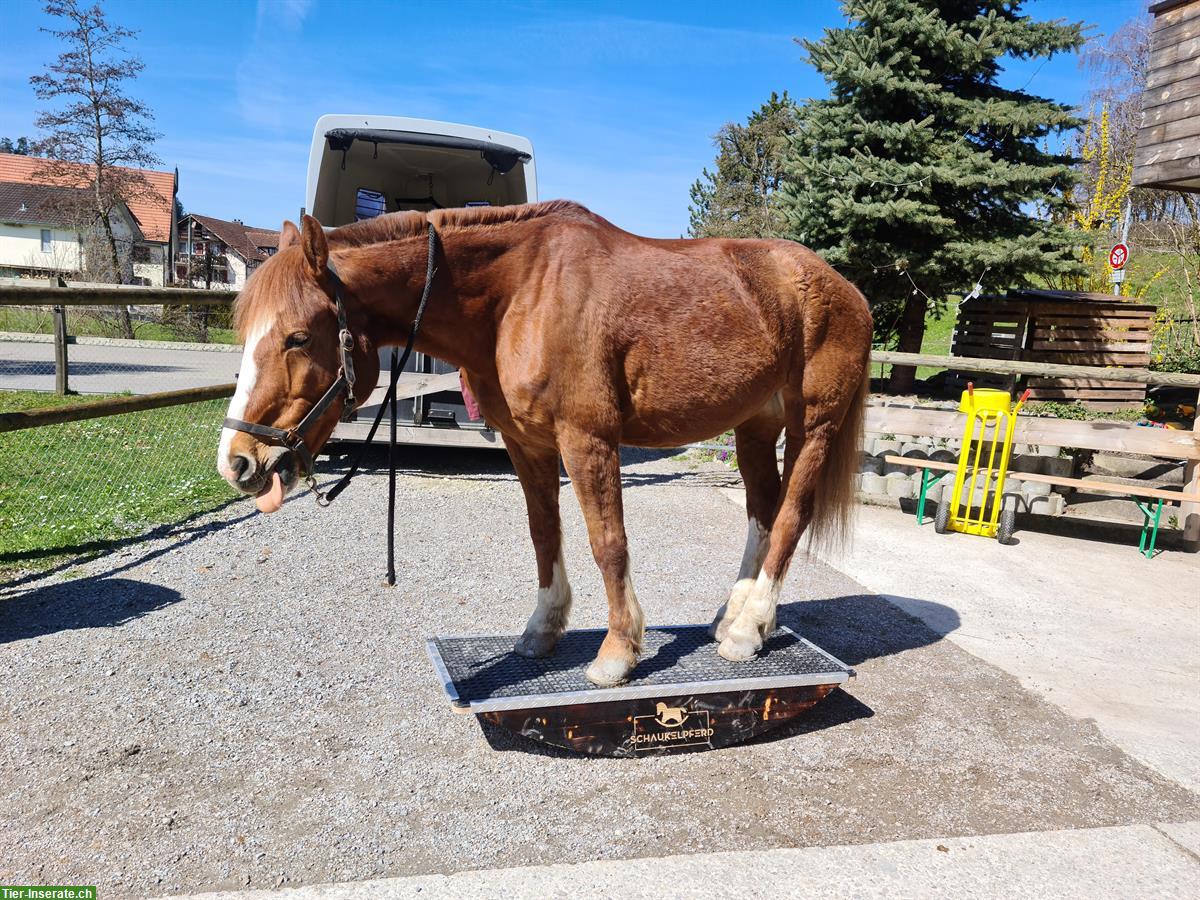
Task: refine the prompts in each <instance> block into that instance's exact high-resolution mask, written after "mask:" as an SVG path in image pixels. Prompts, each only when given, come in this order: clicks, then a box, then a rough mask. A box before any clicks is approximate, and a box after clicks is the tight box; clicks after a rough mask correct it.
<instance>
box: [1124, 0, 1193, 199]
mask: <svg viewBox="0 0 1200 900" xmlns="http://www.w3.org/2000/svg"><path fill="white" fill-rule="evenodd" d="M1150 12H1151V13H1152V14H1153V15H1154V27H1153V31H1152V32H1151V36H1150V64H1149V72H1148V75H1147V78H1146V90H1145V93H1144V94H1143V95H1142V110H1143V112H1142V127H1141V129H1140V130H1139V131H1138V139H1137V152H1136V153H1135V155H1134V158H1133V184H1134V185H1135V186H1136V187H1150V188H1166V189H1172V190H1179V191H1200V0H1159V2H1157V3H1151V4H1150Z"/></svg>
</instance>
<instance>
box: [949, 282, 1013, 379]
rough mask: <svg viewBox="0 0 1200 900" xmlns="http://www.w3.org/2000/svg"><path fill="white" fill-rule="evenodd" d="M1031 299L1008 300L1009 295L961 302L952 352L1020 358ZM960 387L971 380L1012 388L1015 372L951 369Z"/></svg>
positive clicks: (978, 356)
mask: <svg viewBox="0 0 1200 900" xmlns="http://www.w3.org/2000/svg"><path fill="white" fill-rule="evenodd" d="M1028 306H1029V304H1028V303H1025V302H1023V301H1017V302H1009V301H1008V299H1007V298H1006V297H986V296H985V297H979V298H977V299H975V300H965V301H963V302H962V303H960V304H959V307H958V319H957V322H956V324H955V326H954V342H953V344H952V346H951V348H950V355H951V356H963V357H967V358H969V359H1021V350H1022V347H1023V346H1024V340H1025V328H1026V324H1027V322H1028V318H1029V310H1028ZM951 376H952V377H953V379H954V380H955V382H956V383H957V384H958V389H960V390H961V389H962V388H964V387H966V383H967V382H968V381H971V382H974V384H975V385H976V386H978V387H991V388H1000V389H1002V390H1012V389H1013V388H1014V387H1015V386H1016V380H1017V379H1016V376H1014V375H991V374H988V373H984V372H973V373H969V374H968V373H963V372H952V373H951Z"/></svg>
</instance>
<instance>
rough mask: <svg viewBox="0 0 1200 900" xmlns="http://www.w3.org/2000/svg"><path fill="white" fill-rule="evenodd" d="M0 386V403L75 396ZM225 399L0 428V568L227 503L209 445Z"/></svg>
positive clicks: (52, 557)
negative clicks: (10, 429)
mask: <svg viewBox="0 0 1200 900" xmlns="http://www.w3.org/2000/svg"><path fill="white" fill-rule="evenodd" d="M94 399H97V398H96V397H95V396H89V397H86V398H82V397H56V396H54V395H52V394H43V393H38V392H34V391H0V410H4V411H10V410H14V409H30V408H35V407H39V406H52V405H62V404H71V403H78V402H81V401H85V400H94ZM225 406H226V402H225V401H224V400H212V401H206V402H203V403H191V404H186V405H182V406H174V407H170V408H167V409H157V410H149V411H145V412H136V413H126V414H123V415H119V416H110V417H107V418H102V419H91V420H88V421H84V422H71V423H66V424H62V425H48V426H45V427H42V428H30V429H26V430H23V431H14V432H7V433H3V434H0V574H4V573H11V572H14V571H18V570H22V569H37V568H43V567H45V566H48V565H51V564H53V563H54V562H55V561H57V560H59V559H62V558H65V557H70V556H78V555H87V554H90V553H98V552H102V551H103V550H104V549H105V548H107V547H111V546H112V545H113V544H114V543H115V542H118V541H120V540H121V539H123V538H129V537H131V536H135V535H139V534H143V533H144V532H146V531H147V530H149V529H151V528H153V527H154V526H158V525H165V524H173V523H179V522H182V521H184V520H186V519H189V518H191V517H193V516H195V515H197V514H200V513H205V512H210V511H212V510H215V509H217V508H219V507H221V506H224V505H225V504H227V503H229V502H230V501H231V500H232V499H233V497H232V495H231V492H230V490H229V486H228V485H227V484H226V483H225V482H224V480H223V479H222V478H221V477H220V476H219V475H218V474H217V472H216V468H215V466H214V464H213V453H214V449H215V447H216V445H217V440H218V435H219V432H220V423H221V418H222V416H223V415H224V413H225Z"/></svg>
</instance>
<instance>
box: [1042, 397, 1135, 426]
mask: <svg viewBox="0 0 1200 900" xmlns="http://www.w3.org/2000/svg"><path fill="white" fill-rule="evenodd" d="M1021 412H1022V413H1024V414H1025V415H1029V416H1047V417H1053V418H1055V419H1074V420H1076V421H1080V422H1091V421H1095V420H1098V419H1104V420H1108V421H1113V422H1140V421H1141V420H1142V418H1143V414H1142V407H1140V406H1131V407H1129V408H1128V409H1090V408H1088V407H1086V406H1084V405H1083V404H1082V403H1066V402H1063V401H1059V400H1044V401H1039V402H1033V403H1029V404H1026V406H1025V408H1024V409H1023V410H1021Z"/></svg>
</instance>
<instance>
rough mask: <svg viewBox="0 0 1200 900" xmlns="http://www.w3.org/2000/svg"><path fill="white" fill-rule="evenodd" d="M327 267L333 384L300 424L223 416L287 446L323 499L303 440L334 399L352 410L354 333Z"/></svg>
mask: <svg viewBox="0 0 1200 900" xmlns="http://www.w3.org/2000/svg"><path fill="white" fill-rule="evenodd" d="M327 269H328V272H329V278H330V280H331V281H333V297H334V304H335V305H336V306H337V321H338V371H337V378H335V379H334V381H333V384H331V385H330V386H329V388H328V389H327V390H326V391H325V393H324V394H322V395H321V399H320V400H318V401H317V402H316V404H315V405H314V406H313V408H312V409H310V410H309V411H308V414H307V415H305V417H304V418H303V419H301V420H300V422H299V424H297V425H294V426H293V427H291V428H288V429H283V428H275V427H274V426H272V425H260V424H259V423H257V422H246V421H243V420H242V419H233V418H226V419H225V422H224V426H225V427H226V428H232V429H234V430H235V431H244V432H246V434H252V435H254V436H255V437H256V438H260V439H261V440H262V441H263V442H264V443H268V444H273V445H275V446H278V447H287V448H288V449H289V450H291V451H292V452H293V453H295V454H296V455H297V456H299V457H300V462H301V464H302V465H303V466H304V482H305V484H307V485H308V486H309V488H311V489H312V490H313V491H314V492H316V494H317V498H318V501H319V500H321V499H322V495H321V493H320V492H319V491H317V490H316V479H315V478H314V476H313V468H314V462H313V455H312V451H311V450H309V449H308V445H307V444H305V443H304V436H305V435H306V434H308V431H309V429H310V428H312V426H313V425H315V424H316V422H317V421H318V420H319V419H320V418H321V417H322V416H323V415H325V411H326V410H328V409H329V407H330V406H332V405H333V404H334V402H336V401H337V400H341V401H342V403H343V406H342V408H343V409H346V408H347V407H349V408H351V409H353V407H354V335H352V334H351V333H350V329H349V328H348V327H347V325H346V304H345V302H344V301H343V299H342V292H343V289H344V288H345V285H344V284H343V283H342V279H341V278H339V277H338V274H337V270H336V269H334V267H333V263H332V262H330V263H329V264H328V266H327Z"/></svg>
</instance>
